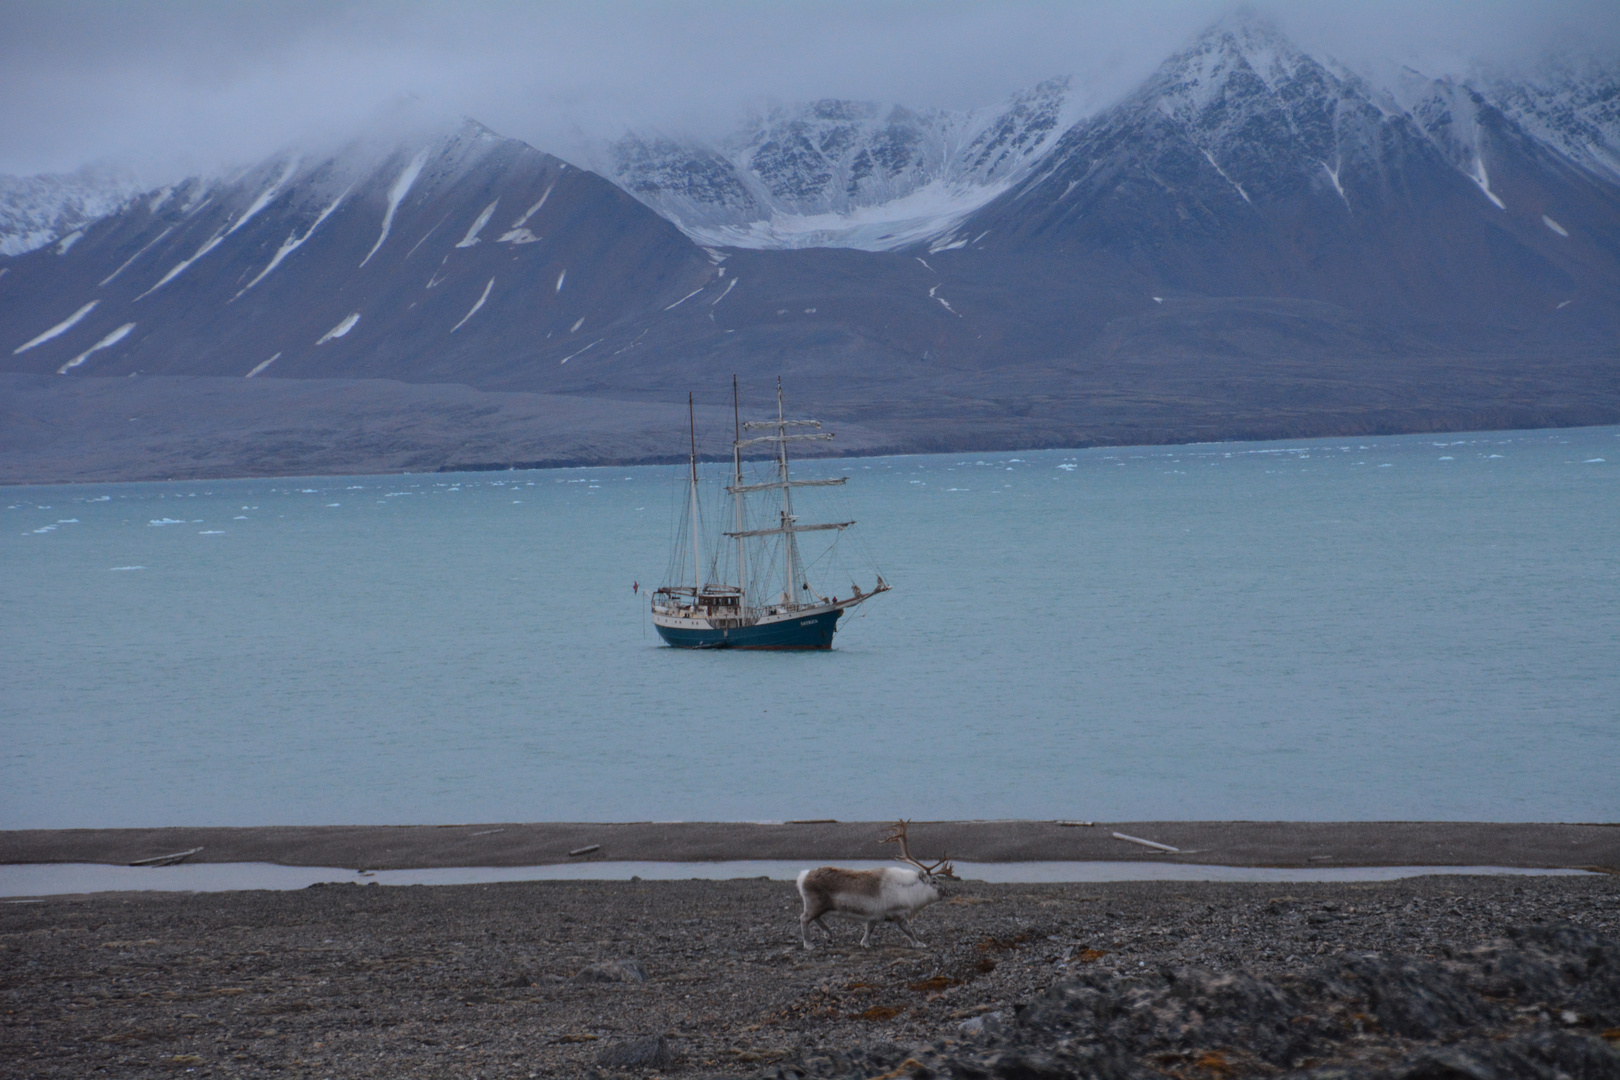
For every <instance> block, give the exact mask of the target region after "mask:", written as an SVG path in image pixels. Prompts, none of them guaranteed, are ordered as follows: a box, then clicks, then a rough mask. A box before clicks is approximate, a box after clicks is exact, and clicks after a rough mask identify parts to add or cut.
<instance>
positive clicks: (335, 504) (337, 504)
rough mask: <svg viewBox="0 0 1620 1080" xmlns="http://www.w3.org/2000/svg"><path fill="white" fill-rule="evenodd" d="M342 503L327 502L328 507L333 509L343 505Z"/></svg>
mask: <svg viewBox="0 0 1620 1080" xmlns="http://www.w3.org/2000/svg"><path fill="white" fill-rule="evenodd" d="M342 505H343V504H342V503H327V504H326V506H327V509H331V508H332V507H334V506H342Z"/></svg>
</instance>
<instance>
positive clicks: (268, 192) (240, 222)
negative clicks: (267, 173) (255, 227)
mask: <svg viewBox="0 0 1620 1080" xmlns="http://www.w3.org/2000/svg"><path fill="white" fill-rule="evenodd" d="M297 168H298V159H297V158H293V159H292V160H291V161H289V162H287V167H286V168H285V169H283V170H281V176H280V178H279V179H277V180H276V182H275V183H273V184H271V185H270V186H269V187H268V188H266V189H265V190H264V192H263V193H261V194H260V195H259V197H258V198H257V199H254V200H253V205H252V206H250V207H248V208H247V213H245V214H243V215H242V216H241V217H239V218H237V219H236V224H235V225H232V226H231V227H230V228H229V229H226V230H225V235H226V236H229V235H231V233H233V232H235V231H236V230H237V229H240V228H241V227H242V226H244V225H246V224H247V223H248V222H250V221H252V220H253V219H254V218H255V217H257V216H258V213H259V211H261V210H263V209H264V208H265V207H267V206H269V205H270V201H271V200H272V199H274V198H275V197H276V195H277V194H279V193H280V191H281V188H282V185H284V184H285V183H286V182H287V181H288V180H291V179H292V174H293V172H294V171H295V170H296V169H297Z"/></svg>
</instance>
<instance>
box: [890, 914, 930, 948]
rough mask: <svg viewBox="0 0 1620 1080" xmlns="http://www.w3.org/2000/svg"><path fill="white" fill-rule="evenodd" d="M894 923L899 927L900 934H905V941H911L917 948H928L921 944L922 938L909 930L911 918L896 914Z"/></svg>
mask: <svg viewBox="0 0 1620 1080" xmlns="http://www.w3.org/2000/svg"><path fill="white" fill-rule="evenodd" d="M894 925H895V926H897V927H899V928H900V932H901V933H902V934H904V935H906V940H907V941H909V942H911V943H912V944H913V945H915V946H917V947H918V948H919V949H926V948H928V946H927V945H925V944H923V940H922V938H920V937H918V936H917V935H916V934H913V933H912V932H911V920H910V919H908V918H906V917H905V916H904V915H898V916H896V917H895V920H894Z"/></svg>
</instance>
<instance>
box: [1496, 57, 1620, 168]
mask: <svg viewBox="0 0 1620 1080" xmlns="http://www.w3.org/2000/svg"><path fill="white" fill-rule="evenodd" d="M1469 84H1470V86H1471V87H1472V88H1474V89H1475V90H1476V91H1477V92H1478V93H1479V94H1480V96H1481V97H1482V98H1483V99H1484V100H1486V101H1489V102H1490V104H1491V105H1493V106H1495V107H1496V108H1497V109H1499V110H1501V112H1502V113H1503V114H1504V115H1506V116H1507V117H1509V118H1511V119H1512V120H1513V121H1514V122H1515V123H1516V124H1518V125H1519V126H1520V127H1521V128H1523V129H1524V130H1525V131H1527V132H1528V133H1530V134H1531V135H1532V136H1534V137H1535V138H1536V139H1537V140H1539V141H1541V142H1542V143H1545V144H1546V145H1548V146H1550V147H1553V148H1555V149H1556V150H1557V151H1558V152H1559V153H1561V154H1563V155H1564V156H1565V157H1567V158H1568V159H1569V160H1571V161H1573V162H1575V163H1577V164H1579V165H1581V166H1583V167H1585V168H1587V169H1590V170H1592V171H1593V172H1595V173H1597V174H1598V175H1600V176H1602V177H1603V178H1604V179H1606V180H1608V181H1610V182H1620V67H1617V66H1615V65H1613V64H1609V65H1604V64H1600V63H1596V62H1594V61H1591V60H1586V61H1576V60H1571V59H1568V58H1553V59H1549V60H1548V61H1547V62H1546V63H1545V64H1543V65H1542V68H1541V70H1540V71H1539V72H1537V73H1536V74H1534V75H1531V76H1530V77H1529V78H1514V77H1509V76H1507V75H1504V74H1502V73H1500V72H1492V73H1487V74H1483V75H1480V76H1477V77H1475V78H1472V79H1470V80H1469Z"/></svg>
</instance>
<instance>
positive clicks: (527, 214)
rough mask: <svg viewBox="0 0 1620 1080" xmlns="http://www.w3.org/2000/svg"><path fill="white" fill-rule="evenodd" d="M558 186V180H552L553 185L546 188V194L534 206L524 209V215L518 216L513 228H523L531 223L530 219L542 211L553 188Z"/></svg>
mask: <svg viewBox="0 0 1620 1080" xmlns="http://www.w3.org/2000/svg"><path fill="white" fill-rule="evenodd" d="M556 186H557V183H556V181H552V183H551V187H548V188H546V193H545V194H544V195H542V196H540V201H539V202H537V203H535V204H534V205H533V206H531V207H529V208H528V209H527V210H525V211H523V216H522V217H520V218H518V219H517V220H516V221H514V222H512V228H514V229H521V228H523V226H525V225H527V224H528V223H529V219H530V218H532V217H534V215H536V214H538V213H539V212H540V208H541V207H542V206H544V205H546V200H547V199H549V198H551V188H554V187H556Z"/></svg>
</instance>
